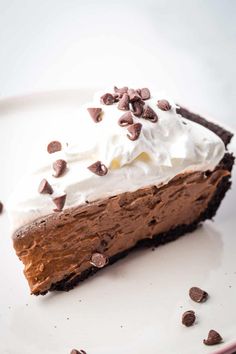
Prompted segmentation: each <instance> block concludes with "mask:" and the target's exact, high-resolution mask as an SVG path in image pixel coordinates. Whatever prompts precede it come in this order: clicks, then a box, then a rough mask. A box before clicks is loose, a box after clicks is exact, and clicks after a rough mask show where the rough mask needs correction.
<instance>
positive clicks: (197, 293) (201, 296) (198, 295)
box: [189, 286, 208, 302]
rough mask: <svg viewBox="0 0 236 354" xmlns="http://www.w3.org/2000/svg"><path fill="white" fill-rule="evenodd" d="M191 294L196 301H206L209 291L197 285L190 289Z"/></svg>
mask: <svg viewBox="0 0 236 354" xmlns="http://www.w3.org/2000/svg"><path fill="white" fill-rule="evenodd" d="M189 296H190V298H191V299H192V300H193V301H195V302H205V301H206V300H207V298H208V293H207V292H206V291H205V290H202V289H200V288H198V287H197V286H193V287H192V288H190V289H189Z"/></svg>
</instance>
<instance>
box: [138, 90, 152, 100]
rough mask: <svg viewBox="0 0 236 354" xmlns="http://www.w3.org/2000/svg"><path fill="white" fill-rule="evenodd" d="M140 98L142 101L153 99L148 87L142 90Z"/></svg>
mask: <svg viewBox="0 0 236 354" xmlns="http://www.w3.org/2000/svg"><path fill="white" fill-rule="evenodd" d="M140 96H141V98H142V100H149V98H150V97H151V94H150V91H149V89H148V88H147V87H144V88H142V89H141V90H140Z"/></svg>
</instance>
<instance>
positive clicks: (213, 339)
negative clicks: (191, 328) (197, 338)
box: [203, 329, 222, 345]
mask: <svg viewBox="0 0 236 354" xmlns="http://www.w3.org/2000/svg"><path fill="white" fill-rule="evenodd" d="M221 342H222V337H221V335H220V334H219V333H218V332H216V331H215V330H214V329H211V330H210V331H209V333H208V337H207V339H203V343H204V344H206V345H215V344H219V343H221Z"/></svg>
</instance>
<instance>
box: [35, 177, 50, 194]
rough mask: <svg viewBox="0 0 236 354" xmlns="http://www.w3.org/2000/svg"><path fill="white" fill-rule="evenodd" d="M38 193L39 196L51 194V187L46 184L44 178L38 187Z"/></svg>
mask: <svg viewBox="0 0 236 354" xmlns="http://www.w3.org/2000/svg"><path fill="white" fill-rule="evenodd" d="M38 192H39V193H40V194H52V193H53V189H52V186H51V185H50V184H49V183H48V181H47V180H46V179H45V178H44V179H43V180H42V181H41V182H40V185H39V187H38Z"/></svg>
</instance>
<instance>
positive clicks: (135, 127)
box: [127, 123, 142, 140]
mask: <svg viewBox="0 0 236 354" xmlns="http://www.w3.org/2000/svg"><path fill="white" fill-rule="evenodd" d="M127 129H128V132H129V134H127V137H128V138H129V139H130V140H137V139H138V137H139V135H140V133H141V130H142V124H141V123H134V124H132V125H130V126H128V128H127Z"/></svg>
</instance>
